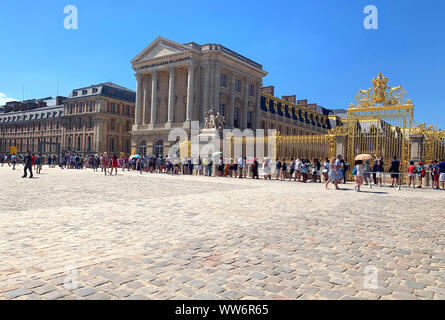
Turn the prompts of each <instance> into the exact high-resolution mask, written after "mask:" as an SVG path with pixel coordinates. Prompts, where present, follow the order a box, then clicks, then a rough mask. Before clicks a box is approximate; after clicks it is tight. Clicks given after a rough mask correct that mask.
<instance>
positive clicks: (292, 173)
mask: <svg viewBox="0 0 445 320" xmlns="http://www.w3.org/2000/svg"><path fill="white" fill-rule="evenodd" d="M295 166H296V161H295V160H294V158H290V168H289V181H292V177H293V178H294V181H296V180H297V175H296V174H295Z"/></svg>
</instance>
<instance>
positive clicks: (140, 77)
mask: <svg viewBox="0 0 445 320" xmlns="http://www.w3.org/2000/svg"><path fill="white" fill-rule="evenodd" d="M134 76H135V78H136V80H137V81H139V80H141V79H142V77H143V74H142V73H140V72H137V73H135V74H134Z"/></svg>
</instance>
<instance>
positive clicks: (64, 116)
mask: <svg viewBox="0 0 445 320" xmlns="http://www.w3.org/2000/svg"><path fill="white" fill-rule="evenodd" d="M135 99H136V93H135V92H134V91H132V90H130V89H127V88H124V87H121V86H119V85H116V84H114V83H111V82H107V83H100V84H97V85H92V86H89V87H85V88H79V89H75V90H73V91H72V92H71V94H70V96H69V97H57V98H54V99H53V98H44V99H35V100H29V101H23V102H18V101H14V102H8V103H7V104H6V105H5V106H4V107H3V108H2V111H1V112H0V153H9V152H10V147H16V148H17V152H18V153H25V152H26V151H27V150H30V151H32V152H34V153H37V152H42V153H43V154H52V153H55V154H57V153H58V152H59V151H60V152H62V153H65V152H73V153H82V154H93V153H103V152H109V153H121V152H124V153H131V129H132V124H133V123H134V107H135Z"/></svg>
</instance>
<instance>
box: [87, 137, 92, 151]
mask: <svg viewBox="0 0 445 320" xmlns="http://www.w3.org/2000/svg"><path fill="white" fill-rule="evenodd" d="M87 150H88V151H91V136H88V138H87Z"/></svg>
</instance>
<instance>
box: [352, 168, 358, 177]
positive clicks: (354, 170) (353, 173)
mask: <svg viewBox="0 0 445 320" xmlns="http://www.w3.org/2000/svg"><path fill="white" fill-rule="evenodd" d="M352 175H353V176H356V175H357V167H354V169H352Z"/></svg>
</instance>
